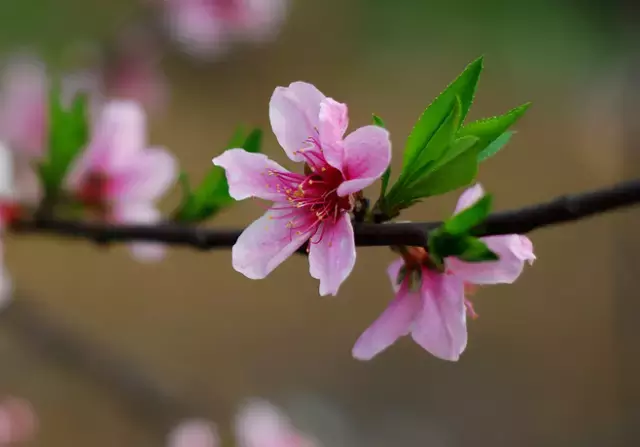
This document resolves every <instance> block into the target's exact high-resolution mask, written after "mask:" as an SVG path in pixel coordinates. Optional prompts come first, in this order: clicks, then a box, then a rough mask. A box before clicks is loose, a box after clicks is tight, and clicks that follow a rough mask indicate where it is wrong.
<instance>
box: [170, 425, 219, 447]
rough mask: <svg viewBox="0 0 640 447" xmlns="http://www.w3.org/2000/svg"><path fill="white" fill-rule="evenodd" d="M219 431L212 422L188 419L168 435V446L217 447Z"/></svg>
mask: <svg viewBox="0 0 640 447" xmlns="http://www.w3.org/2000/svg"><path fill="white" fill-rule="evenodd" d="M218 445H220V439H219V438H218V433H217V431H216V429H215V427H214V426H213V424H211V423H210V422H208V421H206V420H201V419H187V420H185V421H183V422H181V423H180V424H178V425H177V426H176V427H174V428H173V429H172V430H171V432H170V433H169V436H168V442H167V447H216V446H218Z"/></svg>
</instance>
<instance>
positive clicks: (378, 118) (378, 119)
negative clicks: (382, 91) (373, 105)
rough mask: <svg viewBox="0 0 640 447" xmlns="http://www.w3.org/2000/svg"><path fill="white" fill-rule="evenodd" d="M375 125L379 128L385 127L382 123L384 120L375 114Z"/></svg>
mask: <svg viewBox="0 0 640 447" xmlns="http://www.w3.org/2000/svg"><path fill="white" fill-rule="evenodd" d="M373 124H375V125H376V126H379V127H385V125H384V121H382V118H380V117H379V116H378V115H376V114H375V113H374V114H373Z"/></svg>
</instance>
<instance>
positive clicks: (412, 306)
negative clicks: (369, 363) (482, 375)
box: [353, 185, 535, 361]
mask: <svg viewBox="0 0 640 447" xmlns="http://www.w3.org/2000/svg"><path fill="white" fill-rule="evenodd" d="M483 195H484V193H483V190H482V187H481V186H480V185H476V186H474V187H471V188H469V189H468V190H466V191H465V192H464V193H463V194H462V196H461V197H460V199H459V201H458V205H457V207H456V210H455V213H458V212H460V211H461V210H463V209H465V208H468V207H469V206H471V205H472V204H473V203H475V202H476V201H477V200H478V199H480V198H481V197H482V196H483ZM482 240H483V241H484V242H485V243H486V244H487V245H488V246H489V248H490V249H491V250H493V251H494V252H495V253H496V254H497V255H498V256H499V257H500V259H499V260H498V261H492V262H482V263H468V262H463V261H460V260H459V259H456V258H447V259H446V260H445V264H446V273H439V272H437V271H434V270H430V269H429V268H427V267H426V265H425V263H424V261H425V260H426V257H427V253H426V251H425V250H424V249H420V248H415V247H413V248H409V249H408V253H407V255H406V256H405V259H404V260H403V259H399V260H397V261H394V262H393V263H391V265H390V266H389V269H388V271H387V272H388V274H389V278H390V280H391V283H392V284H393V287H394V290H395V292H396V297H395V299H394V300H393V301H391V303H390V304H389V307H387V309H386V310H385V311H384V312H383V314H382V315H381V316H380V317H379V318H378V319H377V320H376V321H375V322H374V323H373V324H372V325H371V326H370V327H369V328H368V329H367V330H366V331H365V332H364V334H362V335H361V336H360V338H359V339H358V341H357V342H356V344H355V347H354V348H353V356H354V357H356V358H357V359H360V360H369V359H371V358H373V357H374V356H376V355H377V354H378V353H380V352H382V351H383V350H385V349H386V348H388V347H389V346H391V345H392V344H393V343H394V342H395V341H396V340H397V339H398V338H400V337H402V336H404V335H408V334H411V336H412V338H413V340H414V341H415V342H416V343H418V344H419V345H420V346H422V347H423V348H424V349H426V350H427V351H429V352H430V353H432V354H433V355H435V356H436V357H439V358H441V359H444V360H451V361H456V360H458V358H459V357H460V354H462V352H463V351H464V349H465V347H466V345H467V326H466V314H467V312H469V314H470V315H471V316H475V313H474V312H473V308H472V306H471V303H470V302H469V301H468V300H466V298H465V287H466V286H467V285H469V284H498V283H512V282H514V281H515V280H516V279H517V278H518V276H520V273H522V270H523V268H524V263H525V262H526V261H528V262H529V263H532V262H533V260H534V259H535V255H534V254H533V246H532V244H531V241H530V240H529V239H528V238H526V237H525V236H520V235H516V234H511V235H506V236H490V237H485V238H482ZM403 266H404V268H405V273H406V274H405V275H404V277H403V279H402V281H401V282H400V284H398V279H399V276H398V275H399V274H400V271H401V269H402V268H403Z"/></svg>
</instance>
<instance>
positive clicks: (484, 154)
mask: <svg viewBox="0 0 640 447" xmlns="http://www.w3.org/2000/svg"><path fill="white" fill-rule="evenodd" d="M514 133H515V132H514V131H512V130H508V131H506V132H505V133H503V134H502V135H500V136H499V137H498V138H496V139H495V140H493V142H492V143H491V144H489V146H487V147H485V148H484V149H483V150H482V151H480V153H479V154H478V161H479V162H482V161H485V160H486V159H487V158H491V157H493V156H494V155H495V154H497V153H498V151H499V150H500V149H502V148H503V147H504V146H506V144H507V143H508V142H509V140H511V137H512V136H513V134H514Z"/></svg>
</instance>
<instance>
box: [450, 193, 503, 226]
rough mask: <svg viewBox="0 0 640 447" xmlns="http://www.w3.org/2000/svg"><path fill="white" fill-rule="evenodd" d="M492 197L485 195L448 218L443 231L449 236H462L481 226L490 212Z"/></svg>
mask: <svg viewBox="0 0 640 447" xmlns="http://www.w3.org/2000/svg"><path fill="white" fill-rule="evenodd" d="M491 203H492V196H491V195H490V194H487V195H485V196H483V197H482V198H480V199H479V200H478V201H477V202H475V203H474V204H473V205H471V206H470V207H469V208H466V209H464V210H462V211H461V212H459V213H458V214H456V215H454V216H453V217H451V218H449V219H448V220H447V221H446V222H445V223H444V229H445V231H446V232H447V233H449V234H464V233H468V232H469V230H470V229H472V228H473V227H475V226H476V225H479V224H481V223H482V222H483V221H484V220H485V219H486V218H487V216H488V215H489V213H490V212H491Z"/></svg>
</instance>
